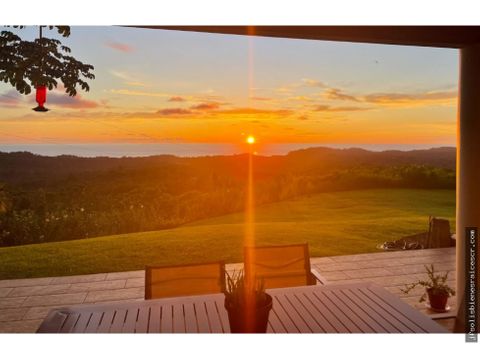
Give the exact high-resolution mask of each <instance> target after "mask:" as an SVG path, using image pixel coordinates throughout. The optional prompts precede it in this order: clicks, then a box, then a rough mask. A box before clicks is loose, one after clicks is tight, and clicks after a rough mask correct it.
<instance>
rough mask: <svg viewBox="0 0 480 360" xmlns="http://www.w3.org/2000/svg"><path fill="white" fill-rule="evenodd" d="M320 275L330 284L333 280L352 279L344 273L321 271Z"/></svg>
mask: <svg viewBox="0 0 480 360" xmlns="http://www.w3.org/2000/svg"><path fill="white" fill-rule="evenodd" d="M320 275H322V276H323V277H324V278H325V279H327V281H329V282H330V281H331V280H345V279H350V277H349V276H348V275H347V274H345V273H344V272H343V271H321V272H320Z"/></svg>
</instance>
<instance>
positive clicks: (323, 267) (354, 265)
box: [315, 261, 364, 272]
mask: <svg viewBox="0 0 480 360" xmlns="http://www.w3.org/2000/svg"><path fill="white" fill-rule="evenodd" d="M315 267H316V268H317V269H318V271H320V272H323V271H342V270H357V269H363V268H364V267H363V262H361V261H354V262H342V263H334V264H316V265H315Z"/></svg>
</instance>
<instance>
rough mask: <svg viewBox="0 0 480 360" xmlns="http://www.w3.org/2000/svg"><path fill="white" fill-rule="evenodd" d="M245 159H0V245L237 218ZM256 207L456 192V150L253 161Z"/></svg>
mask: <svg viewBox="0 0 480 360" xmlns="http://www.w3.org/2000/svg"><path fill="white" fill-rule="evenodd" d="M248 160H249V155H248V154H243V155H231V156H203V157H194V158H182V157H175V156H150V157H139V158H134V157H125V158H108V157H97V158H81V157H75V156H57V157H48V156H39V155H33V154H31V153H26V152H16V153H0V246H12V245H23V244H32V243H41V242H52V241H60V240H70V239H80V238H89V237H94V236H103V235H114V234H122V233H131V232H140V231H154V230H161V229H168V228H174V227H178V226H180V225H182V224H186V223H189V222H192V221H196V220H201V219H208V218H211V217H215V216H221V215H224V214H228V213H234V212H239V211H242V210H243V209H244V207H245V204H246V194H247V183H248V182H247V177H248V176H247V173H248ZM253 172H254V174H253V179H254V182H253V183H254V200H255V205H262V204H268V203H275V202H280V201H284V200H289V199H294V198H297V197H300V196H304V195H311V194H316V193H325V192H332V191H346V190H367V189H382V188H383V189H399V188H404V189H405V188H408V189H448V190H453V189H455V149H454V148H436V149H429V150H415V151H382V152H373V151H367V150H362V149H345V150H339V149H330V148H324V147H320V148H310V149H306V150H299V151H294V152H291V153H289V154H287V155H283V156H254V158H253Z"/></svg>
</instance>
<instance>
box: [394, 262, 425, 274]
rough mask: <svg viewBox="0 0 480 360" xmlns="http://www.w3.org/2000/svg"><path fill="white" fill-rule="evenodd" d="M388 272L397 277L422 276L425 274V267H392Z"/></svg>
mask: <svg viewBox="0 0 480 360" xmlns="http://www.w3.org/2000/svg"><path fill="white" fill-rule="evenodd" d="M388 271H390V272H391V273H392V274H395V275H410V274H422V273H425V266H424V265H420V264H410V265H400V266H392V267H389V268H388Z"/></svg>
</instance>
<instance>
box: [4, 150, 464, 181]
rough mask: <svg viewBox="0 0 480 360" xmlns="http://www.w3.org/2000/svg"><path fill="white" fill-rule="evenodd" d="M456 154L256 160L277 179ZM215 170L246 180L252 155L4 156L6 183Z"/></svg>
mask: <svg viewBox="0 0 480 360" xmlns="http://www.w3.org/2000/svg"><path fill="white" fill-rule="evenodd" d="M455 160H456V150H455V148H454V147H440V148H432V149H428V150H411V151H399V150H389V151H380V152H376V151H368V150H363V149H358V148H350V149H332V148H327V147H314V148H309V149H305V150H297V151H292V152H290V153H289V154H287V155H277V156H255V163H256V164H257V165H256V166H255V171H256V173H257V174H258V175H259V176H261V177H265V176H267V177H268V176H275V175H278V174H279V173H288V172H295V173H310V174H311V173H316V172H319V171H321V172H328V171H331V170H339V169H345V168H350V167H352V166H396V165H407V164H408V165H423V166H433V167H439V168H445V169H450V170H455ZM145 169H148V170H149V171H152V170H157V171H180V172H182V169H183V170H184V171H187V172H190V171H198V172H199V173H203V172H205V171H207V172H210V171H215V172H218V173H222V174H229V175H232V176H236V177H238V176H240V177H242V176H244V175H245V172H246V170H247V155H246V154H244V155H230V156H202V157H194V158H188V157H177V156H172V155H159V156H148V157H123V158H109V157H96V158H82V157H77V156H71V155H62V156H55V157H51V156H41V155H34V154H32V153H28V152H13V153H5V152H0V181H3V182H10V183H24V182H30V181H34V182H42V180H44V181H47V182H51V181H58V180H61V179H63V178H65V177H68V176H70V175H74V174H78V173H92V172H108V171H114V170H118V171H141V170H145Z"/></svg>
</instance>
